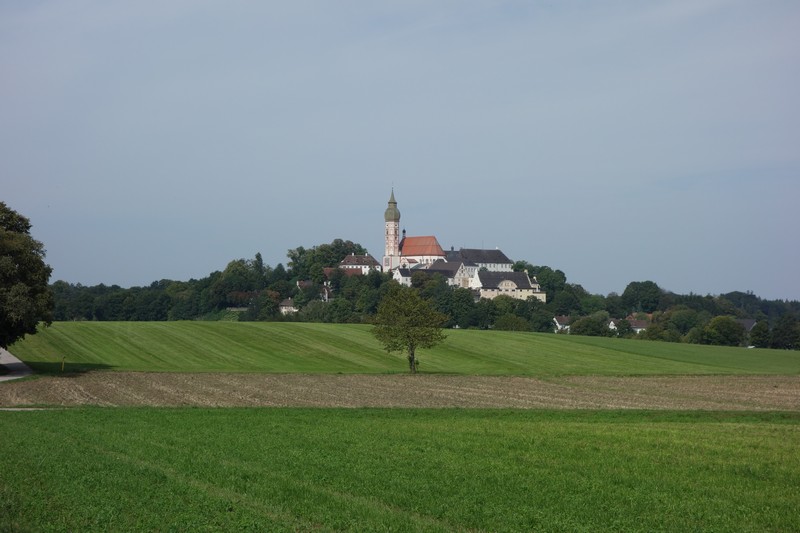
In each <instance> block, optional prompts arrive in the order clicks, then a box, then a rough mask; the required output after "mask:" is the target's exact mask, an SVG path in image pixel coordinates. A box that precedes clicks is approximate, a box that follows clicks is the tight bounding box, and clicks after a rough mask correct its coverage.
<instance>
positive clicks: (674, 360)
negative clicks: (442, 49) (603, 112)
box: [11, 322, 800, 376]
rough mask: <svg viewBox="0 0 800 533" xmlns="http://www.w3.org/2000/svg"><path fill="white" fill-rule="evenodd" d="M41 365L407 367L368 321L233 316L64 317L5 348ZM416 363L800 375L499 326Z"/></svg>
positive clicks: (512, 370) (545, 370)
mask: <svg viewBox="0 0 800 533" xmlns="http://www.w3.org/2000/svg"><path fill="white" fill-rule="evenodd" d="M11 352H12V353H14V354H15V355H17V356H18V357H20V358H21V359H22V360H24V361H25V362H27V363H29V364H31V365H32V366H34V367H36V368H38V369H39V370H56V369H57V368H58V367H59V365H60V361H61V358H62V357H66V361H67V365H68V366H67V369H68V370H77V369H81V368H113V369H117V370H137V371H166V372H177V371H190V372H191V371H195V372H211V371H221V372H321V373H336V372H341V373H384V372H404V371H405V370H406V366H405V359H404V356H403V355H399V354H392V355H387V354H386V352H384V351H383V350H382V349H381V347H380V345H379V344H378V343H377V341H375V339H374V338H373V337H372V335H371V334H370V328H369V326H359V325H334V324H302V323H229V322H116V323H115V322H60V323H56V324H53V326H51V327H50V328H47V329H44V330H43V331H41V332H40V333H38V334H37V335H34V336H29V337H27V338H26V339H25V340H24V341H21V342H19V343H17V344H15V345H14V346H12V347H11ZM418 355H419V357H420V358H421V361H422V364H421V370H422V371H424V372H447V373H458V374H485V375H539V376H547V375H565V374H573V375H581V374H584V375H585V374H594V375H626V374H759V373H775V374H798V373H800V353H799V352H796V351H776V350H746V349H742V348H723V347H710V346H696V345H686V344H668V343H659V342H645V341H635V340H622V339H603V338H593V337H578V336H563V335H549V334H532V333H512V332H499V331H463V330H453V331H449V332H448V339H447V340H446V341H445V342H444V343H443V344H442V345H440V346H438V347H436V348H434V349H432V350H421V351H420V352H419V354H418Z"/></svg>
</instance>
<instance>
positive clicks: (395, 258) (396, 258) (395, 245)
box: [383, 188, 400, 272]
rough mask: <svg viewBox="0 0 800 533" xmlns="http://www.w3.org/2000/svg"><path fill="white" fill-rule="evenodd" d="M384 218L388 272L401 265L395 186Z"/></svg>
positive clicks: (398, 212) (386, 270)
mask: <svg viewBox="0 0 800 533" xmlns="http://www.w3.org/2000/svg"><path fill="white" fill-rule="evenodd" d="M383 219H384V221H385V222H386V232H385V233H384V239H385V243H386V246H385V248H384V254H383V271H384V272H388V271H390V270H392V269H394V268H396V267H397V266H399V265H400V210H399V209H397V200H395V199H394V188H392V195H391V196H390V197H389V205H388V207H387V208H386V212H385V213H384V215H383Z"/></svg>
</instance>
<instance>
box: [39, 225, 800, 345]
mask: <svg viewBox="0 0 800 533" xmlns="http://www.w3.org/2000/svg"><path fill="white" fill-rule="evenodd" d="M366 253H367V251H366V249H365V248H364V247H362V246H361V245H359V244H356V243H353V242H352V241H349V240H342V239H335V240H334V241H333V242H331V243H328V244H320V245H318V246H314V247H312V248H304V247H302V246H301V247H298V248H295V249H292V250H289V251H288V253H287V258H288V262H287V265H286V266H284V265H283V264H278V265H276V266H274V267H272V266H270V265H267V264H265V263H264V261H263V260H262V257H261V254H260V253H257V254H256V255H255V257H254V258H253V259H236V260H233V261H231V262H230V263H228V265H227V266H226V267H225V269H224V270H223V271H215V272H212V273H211V274H209V275H208V276H207V277H205V278H202V279H199V280H198V279H190V280H188V281H174V280H160V281H154V282H153V283H151V284H150V285H149V286H147V287H130V288H122V287H119V286H117V285H111V286H107V285H103V284H100V285H96V286H83V285H81V284H72V283H68V282H66V281H56V282H54V283H52V284H51V289H52V293H53V295H54V299H55V309H54V318H55V320H60V321H69V320H98V321H166V320H235V321H304V322H335V323H368V322H370V320H371V318H372V317H373V316H374V314H375V312H376V310H377V308H378V304H379V303H380V301H381V298H382V297H383V295H384V294H385V293H386V292H387V291H388V289H389V287H390V285H389V284H390V283H394V281H393V280H392V279H391V276H390V275H388V274H383V273H380V272H377V271H372V272H371V273H369V274H368V275H363V276H348V275H346V273H345V272H343V271H342V270H340V269H336V268H331V267H335V266H336V265H338V263H339V262H340V261H341V260H342V259H343V258H344V257H345V256H347V255H350V254H357V255H362V254H366ZM514 270H518V271H522V270H525V271H527V272H528V274H529V275H530V276H531V277H535V278H536V279H537V280H538V282H539V284H540V285H541V287H542V290H543V291H545V292H546V293H547V301H546V302H539V301H537V300H535V299H529V300H527V301H523V300H516V299H513V298H510V297H507V296H499V297H497V298H495V299H493V300H488V299H479V300H476V298H475V295H474V294H473V292H472V291H471V290H469V289H464V288H454V287H451V286H449V285H448V283H447V281H446V280H445V279H444V278H443V277H442V276H440V275H438V274H436V275H430V274H428V273H427V272H425V271H424V270H420V271H418V272H415V273H414V275H413V277H412V286H413V287H414V288H416V289H417V290H418V291H419V293H420V295H421V296H423V298H425V299H426V300H428V301H429V302H430V303H431V305H432V306H433V307H434V308H435V309H436V310H438V311H440V312H442V313H444V314H445V315H447V316H448V317H449V319H448V321H447V323H446V324H445V326H446V327H448V328H479V329H489V328H493V329H498V330H513V331H535V332H550V333H552V332H554V330H555V323H554V317H555V316H565V317H569V321H570V331H571V333H573V334H580V335H594V336H621V337H635V338H640V339H644V340H660V341H668V342H689V343H697V344H719V345H729V346H737V345H741V346H756V347H763V348H779V349H800V321H798V315H800V302H797V301H785V300H764V299H762V298H759V297H758V296H756V295H755V294H752V293H750V292H731V293H727V294H722V295H716V296H714V295H705V296H702V295H699V294H686V295H682V294H675V293H673V292H670V291H668V290H665V289H662V288H661V287H659V286H658V285H657V284H656V283H655V282H653V281H633V282H631V283H629V284H628V285H627V287H626V288H625V290H624V291H623V293H622V294H617V293H610V294H608V295H605V296H603V295H599V294H591V293H589V292H588V291H586V290H585V289H584V288H583V287H582V286H581V285H580V284H577V283H570V282H568V281H567V276H566V274H564V272H562V271H561V270H558V269H554V268H551V267H549V266H540V265H532V264H530V263H528V262H526V261H517V262H516V263H515V264H514ZM323 295H324V297H323ZM287 298H292V300H293V302H294V305H295V307H297V308H298V309H299V311H298V312H297V313H293V314H288V315H283V314H281V312H280V310H279V305H280V303H281V302H282V301H283V300H285V299H287ZM610 319H617V320H616V321H615V323H616V324H617V329H610V328H609V327H608V323H609V320H610ZM742 319H753V320H751V321H749V324H753V321H755V324H754V325H753V326H752V327H751V328H750V327H748V326H746V325H745V324H748V322H747V321H744V320H742ZM630 320H637V321H646V323H647V327H646V329H645V330H644V331H641V332H640V333H638V334H636V333H634V331H633V328H631V326H630Z"/></svg>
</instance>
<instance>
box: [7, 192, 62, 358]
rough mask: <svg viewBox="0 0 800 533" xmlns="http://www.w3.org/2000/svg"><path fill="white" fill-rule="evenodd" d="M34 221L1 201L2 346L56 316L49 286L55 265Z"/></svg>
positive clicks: (32, 331) (30, 332)
mask: <svg viewBox="0 0 800 533" xmlns="http://www.w3.org/2000/svg"><path fill="white" fill-rule="evenodd" d="M30 229H31V223H30V221H29V220H28V219H27V218H25V217H24V216H22V215H20V214H19V213H17V212H16V211H14V210H12V209H10V208H9V207H8V206H6V204H5V203H3V202H0V347H3V348H6V347H8V346H9V345H10V344H12V343H13V342H14V341H16V340H17V339H20V338H22V337H23V336H25V335H26V334H33V333H36V327H37V326H38V324H39V323H40V322H44V323H45V324H49V323H50V322H52V320H53V296H52V293H51V292H50V288H49V287H48V281H49V279H50V273H51V272H52V269H51V268H50V266H48V265H47V264H46V263H45V262H44V257H45V252H44V247H43V246H42V243H41V242H39V241H37V240H35V239H34V238H33V237H31V234H30Z"/></svg>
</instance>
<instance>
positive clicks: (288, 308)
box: [278, 298, 299, 315]
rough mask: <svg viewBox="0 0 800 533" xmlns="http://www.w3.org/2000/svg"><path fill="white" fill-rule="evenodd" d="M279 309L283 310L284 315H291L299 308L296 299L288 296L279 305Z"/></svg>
mask: <svg viewBox="0 0 800 533" xmlns="http://www.w3.org/2000/svg"><path fill="white" fill-rule="evenodd" d="M278 310H279V311H280V312H281V314H282V315H290V314H293V313H296V312H297V311H298V310H299V309H297V307H295V305H294V300H292V299H291V298H286V299H285V300H284V301H282V302H281V303H280V304H279V305H278Z"/></svg>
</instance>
